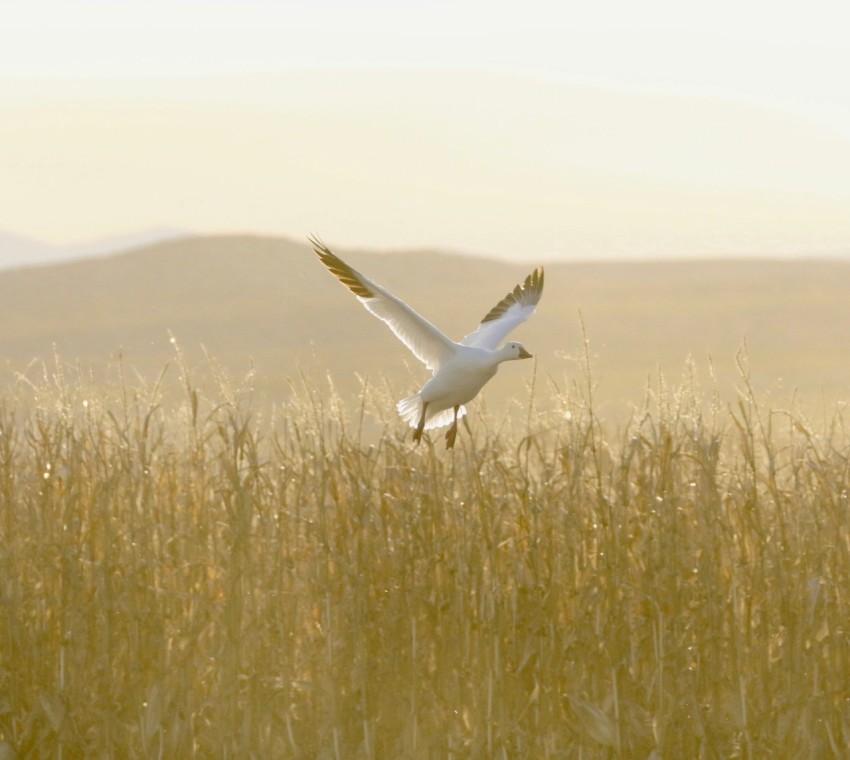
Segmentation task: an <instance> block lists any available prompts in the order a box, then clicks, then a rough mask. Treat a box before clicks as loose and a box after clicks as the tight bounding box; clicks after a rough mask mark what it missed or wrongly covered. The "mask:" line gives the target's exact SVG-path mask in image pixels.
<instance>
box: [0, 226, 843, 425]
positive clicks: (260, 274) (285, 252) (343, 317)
mask: <svg viewBox="0 0 850 760" xmlns="http://www.w3.org/2000/svg"><path fill="white" fill-rule="evenodd" d="M338 252H339V253H340V254H341V255H343V256H344V257H346V259H347V260H349V261H350V263H351V264H352V265H353V266H355V267H356V268H358V269H360V270H361V271H363V272H364V273H365V274H367V275H368V276H370V277H371V278H373V279H374V280H376V281H377V282H379V283H380V284H382V285H384V286H385V287H387V288H388V289H390V290H391V291H392V292H394V293H396V294H397V295H398V296H399V297H401V298H403V299H404V300H406V301H407V302H408V303H409V304H410V305H411V306H413V308H415V309H417V310H418V311H420V312H421V313H422V314H423V315H424V316H425V317H426V318H427V319H429V320H430V321H432V322H433V323H434V324H436V325H437V326H438V327H440V328H441V329H442V330H443V331H444V332H445V333H446V334H447V335H449V336H450V337H452V338H455V339H459V338H460V337H461V336H463V335H464V334H465V333H466V332H469V331H470V330H471V329H472V328H473V327H474V326H475V324H477V322H478V320H480V319H481V317H483V316H484V314H485V313H486V312H487V311H488V310H489V309H490V307H491V306H492V305H493V304H494V303H495V302H496V301H497V300H498V299H499V298H501V297H502V296H503V295H504V294H505V293H506V292H507V291H508V290H509V289H511V288H512V287H513V286H514V285H515V284H516V283H517V282H519V281H520V279H521V278H522V277H524V276H525V275H526V274H527V271H526V270H527V269H528V267H527V266H525V265H514V264H508V263H504V262H496V261H487V260H483V259H479V258H465V257H461V256H453V255H447V254H443V253H438V252H434V251H406V252H403V253H380V254H378V253H369V252H361V251H348V250H344V249H340V250H339V251H338ZM546 269H547V271H546V292H545V293H544V296H543V300H542V301H541V304H540V308H539V309H538V313H537V315H536V316H535V317H534V319H532V320H531V321H529V322H528V323H527V324H526V325H523V326H522V328H521V330H519V331H517V333H516V337H517V339H519V340H522V342H523V343H524V344H525V345H526V346H527V347H528V348H529V350H531V351H532V352H533V353H534V354H535V357H536V358H537V398H538V401H542V400H544V399H545V398H546V396H547V395H548V394H549V390H550V389H551V388H552V387H553V386H552V385H551V384H550V383H554V384H556V385H557V386H558V387H560V388H563V387H565V386H566V385H567V384H568V383H569V382H570V380H571V379H575V378H579V379H580V378H581V374H582V373H581V367H580V362H579V359H580V357H581V356H582V354H583V338H582V320H583V322H584V325H585V327H586V330H587V337H588V339H589V352H590V355H591V356H592V360H593V375H594V378H595V380H596V381H598V388H597V391H596V401H597V403H598V405H599V408H600V409H601V410H603V411H604V410H605V409H606V408H608V409H610V410H611V413H612V414H615V413H616V414H622V413H624V411H625V410H626V409H627V408H628V405H629V404H630V403H635V404H639V403H640V401H641V399H642V398H643V396H644V393H645V389H646V386H647V382H650V383H651V384H652V385H653V386H654V387H657V385H658V382H657V376H658V371H659V369H660V370H662V371H663V372H664V373H665V375H666V377H667V378H668V382H669V384H670V385H675V384H676V383H678V381H679V379H680V378H681V376H682V374H683V372H684V371H685V365H686V362H687V359H688V357H693V360H694V364H695V367H696V373H697V375H698V376H699V377H700V378H701V381H702V383H703V387H704V390H705V391H706V392H707V393H709V394H710V393H712V392H713V391H712V386H713V384H714V383H716V388H717V391H718V393H719V397H720V398H721V399H725V400H731V399H733V398H734V394H735V386H736V384H740V382H739V381H740V378H739V376H738V370H737V366H736V354H737V353H738V351H739V350H740V348H741V346H742V344H743V342H744V340H746V342H747V345H748V350H749V356H750V359H749V365H750V368H751V372H752V379H753V383H754V385H755V387H756V389H757V390H770V392H771V393H772V394H773V397H774V398H775V399H777V402H781V403H784V402H786V401H787V399H788V398H790V396H791V395H792V394H793V393H794V392H795V391H797V392H798V395H799V397H800V398H801V399H802V400H803V401H804V402H806V403H808V404H810V405H813V407H812V408H815V407H816V406H818V405H820V404H822V403H824V402H827V403H831V402H834V401H837V400H842V399H844V398H846V397H847V395H848V383H847V369H848V367H850V317H848V314H847V309H848V307H847V300H846V293H847V292H848V288H850V263H845V262H837V261H696V262H694V261H691V262H675V263H671V262H663V263H662V262H643V263H595V264H594V263H584V264H576V263H564V264H548V265H547V267H546ZM171 334H173V335H174V336H175V338H176V339H177V341H178V344H179V346H180V347H181V349H182V350H183V352H184V354H185V357H186V359H187V362H188V364H189V365H190V366H191V367H192V371H193V373H194V372H197V373H198V376H199V377H200V376H204V375H206V374H208V372H207V370H208V362H207V359H206V358H205V355H204V349H205V350H206V351H207V352H208V353H209V355H211V356H212V357H214V359H215V361H216V362H217V363H218V364H220V365H221V367H223V368H224V369H225V370H226V371H227V372H229V373H231V374H232V375H233V376H235V377H241V376H243V375H244V374H245V373H246V372H247V371H248V370H249V369H250V368H251V367H253V368H254V371H255V373H256V374H255V378H254V385H255V387H256V389H257V391H258V392H259V393H261V394H262V395H263V396H264V397H266V398H268V399H270V400H275V399H282V398H284V397H285V396H286V395H288V390H287V387H288V386H287V378H294V377H297V376H298V375H299V373H302V372H303V373H305V374H307V375H308V376H309V377H311V378H314V379H315V380H316V382H320V383H321V382H323V381H324V378H325V376H326V375H327V374H328V373H329V374H330V376H332V378H333V380H334V382H335V384H336V386H337V388H338V389H339V390H340V392H341V394H342V395H343V396H348V395H351V394H353V393H355V392H356V390H357V388H358V387H359V384H360V380H359V377H364V376H368V378H369V382H370V383H371V384H373V385H374V384H376V383H377V384H380V385H387V386H388V387H389V388H390V389H391V392H392V393H394V394H397V395H399V396H400V395H401V394H402V393H406V392H407V391H409V390H410V389H413V388H416V387H418V385H419V384H420V381H421V380H422V379H424V378H425V377H426V376H427V370H425V368H424V367H421V366H420V365H419V364H418V362H416V360H415V359H414V358H413V357H412V356H411V355H410V354H409V353H408V352H407V350H406V349H405V348H404V347H403V346H402V345H401V344H400V343H398V341H397V340H396V339H395V338H394V336H392V335H391V334H390V332H389V331H388V330H387V329H386V327H385V326H384V325H382V324H381V323H380V322H379V321H378V320H376V319H374V318H373V317H372V316H371V315H369V314H368V313H366V311H365V310H364V309H363V308H362V307H361V306H360V305H359V304H358V303H357V302H356V300H355V299H353V298H352V297H351V296H350V294H348V293H347V292H346V291H345V290H344V289H343V288H341V287H340V286H339V284H338V283H336V282H335V281H334V280H333V279H332V278H330V277H329V276H328V275H327V273H326V272H325V271H324V269H323V267H322V266H321V265H320V264H319V263H318V262H317V261H316V260H315V257H314V255H313V253H312V252H311V250H310V248H309V247H308V246H307V245H306V243H299V242H293V241H291V240H286V239H281V238H263V237H250V236H220V237H207V238H204V237H198V238H190V239H183V240H176V241H169V242H164V243H160V244H157V245H153V246H150V247H147V248H143V249H138V250H134V251H131V252H128V253H122V254H118V255H114V256H111V257H107V258H98V259H90V260H85V261H77V262H72V263H67V264H62V265H56V266H47V267H38V268H32V269H21V270H14V271H7V272H3V273H0V356H2V366H3V373H4V375H5V378H4V380H3V384H4V386H8V385H9V384H11V383H14V382H15V377H16V373H20V372H23V373H25V374H28V375H30V376H32V375H34V374H35V375H37V374H38V373H40V372H42V369H41V367H42V362H47V363H48V365H49V364H50V363H51V362H52V361H53V357H54V355H58V357H59V358H60V359H61V361H62V362H64V363H68V364H75V365H78V366H79V367H81V368H82V369H83V370H84V371H86V372H91V375H92V377H93V378H95V379H97V378H100V377H102V376H103V375H104V373H105V372H106V371H107V368H108V367H110V366H111V367H113V368H114V366H115V364H116V363H117V361H118V356H119V354H120V356H121V361H122V363H123V366H124V369H125V371H126V372H129V373H138V374H140V375H141V376H142V377H145V378H149V379H153V378H155V377H156V376H158V374H159V373H160V372H161V371H162V369H163V367H164V366H165V365H166V364H168V363H169V362H170V363H172V364H173V362H174V356H175V353H174V346H173V345H171V343H170V342H169V335H171ZM710 362H711V363H713V373H714V377H715V380H711V379H710V378H709V374H710V373H709V364H710ZM513 370H517V371H513ZM531 370H532V368H531V366H530V364H525V365H523V368H522V369H521V370H520V369H519V368H516V367H509V368H506V369H505V370H503V371H502V372H500V373H499V376H498V377H497V378H495V379H494V381H493V383H491V385H492V388H489V387H488V392H487V393H486V394H485V397H486V398H487V399H488V401H487V403H488V405H491V406H492V405H493V404H500V403H504V402H506V401H507V400H508V399H511V398H516V399H518V400H522V401H523V402H524V401H525V400H526V399H527V397H528V383H529V382H530V380H531V376H532V371H531Z"/></svg>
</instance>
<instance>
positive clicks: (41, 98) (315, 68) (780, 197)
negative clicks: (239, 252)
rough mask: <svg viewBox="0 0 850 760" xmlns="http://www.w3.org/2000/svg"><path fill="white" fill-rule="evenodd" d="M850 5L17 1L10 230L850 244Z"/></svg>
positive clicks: (0, 219) (647, 245) (4, 133)
mask: <svg viewBox="0 0 850 760" xmlns="http://www.w3.org/2000/svg"><path fill="white" fill-rule="evenodd" d="M845 7H850V6H846V3H839V2H817V1H816V2H809V3H806V4H803V3H796V2H795V3H781V2H771V3H768V2H757V3H756V2H746V1H743V2H742V1H741V0H738V1H737V2H725V1H724V0H720V1H719V2H714V3H711V4H707V3H701V4H692V3H683V2H681V1H679V2H660V1H658V0H650V1H649V2H641V3H635V2H622V3H605V2H599V3H588V2H581V3H565V2H558V3H545V2H536V1H535V0H531V1H530V2H523V3H511V4H510V5H508V4H496V3H492V2H465V1H464V0H452V2H442V1H436V2H404V1H403V0H402V1H401V2H398V1H397V2H376V1H371V2H342V1H341V0H337V1H335V2H334V1H332V0H318V1H312V2H306V1H305V2H272V1H271V0H249V1H248V2H246V1H245V0H242V1H241V2H231V1H230V0H223V1H221V2H216V1H215V0H183V1H172V2H164V1H163V0H145V2H133V1H132V0H130V1H126V0H122V1H121V2H92V1H91V0H74V1H73V2H71V1H69V0H63V1H62V2H43V1H42V0H23V1H22V2H8V1H3V0H0V230H5V231H9V232H15V233H18V234H22V235H27V236H32V237H36V238H41V239H45V240H48V241H51V242H57V243H58V242H70V241H76V240H80V239H85V238H91V237H97V236H101V235H107V234H117V233H121V232H126V231H131V230H136V229H140V228H146V227H153V226H173V227H181V228H186V229H189V230H194V231H200V232H227V231H249V232H257V233H272V234H285V235H290V236H303V235H304V234H306V233H307V232H318V233H319V234H321V235H322V236H324V237H325V239H327V240H328V241H330V242H333V243H339V244H351V245H364V246H366V245H368V246H380V247H392V246H429V245H439V246H442V247H448V248H452V249H456V250H462V251H469V252H476V253H483V254H492V255H498V256H518V257H523V258H531V259H538V258H550V257H597V256H599V257H611V256H617V257H621V256H630V257H634V256H676V255H687V256H694V255H734V254H757V255H767V254H778V255H785V254H805V253H816V254H829V253H841V252H843V253H850V84H848V79H847V74H846V72H847V71H850V45H848V44H847V29H848V28H850V23H848V22H850V11H848V10H845Z"/></svg>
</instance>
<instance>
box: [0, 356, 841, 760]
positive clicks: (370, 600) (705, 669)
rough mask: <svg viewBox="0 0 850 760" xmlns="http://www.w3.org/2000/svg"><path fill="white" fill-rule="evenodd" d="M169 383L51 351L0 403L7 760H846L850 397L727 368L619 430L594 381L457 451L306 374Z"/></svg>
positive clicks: (377, 400)
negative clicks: (368, 434) (728, 393)
mask: <svg viewBox="0 0 850 760" xmlns="http://www.w3.org/2000/svg"><path fill="white" fill-rule="evenodd" d="M183 369H184V370H185V369H186V368H185V366H184V367H183ZM744 369H745V368H744ZM182 383H183V384H182V388H183V391H182V393H183V401H182V402H178V403H176V404H173V403H171V402H165V401H162V388H161V387H159V386H157V385H156V384H152V385H144V384H142V383H140V382H139V383H134V382H130V381H128V380H123V379H121V378H118V379H113V381H112V382H111V384H110V385H109V386H108V387H107V388H93V387H91V386H89V385H87V383H86V382H85V381H84V380H82V379H80V378H79V377H72V376H71V374H70V373H66V372H64V371H62V370H61V365H57V368H56V369H54V370H51V371H49V372H47V373H45V375H44V377H43V379H41V380H39V381H38V382H36V383H32V384H29V385H27V384H23V383H22V384H20V385H19V386H17V387H16V389H14V390H10V391H8V392H6V393H5V395H4V397H3V399H2V401H0V500H2V501H0V594H2V596H0V599H2V605H3V607H2V610H3V615H2V625H0V742H5V744H3V743H0V751H5V752H6V753H7V755H8V756H12V755H11V752H12V747H14V748H15V751H16V752H17V753H18V755H19V757H22V758H23V757H26V758H63V760H64V759H67V758H81V757H103V758H252V757H253V758H290V757H291V758H322V759H323V760H331V759H333V760H347V759H350V758H369V759H372V758H457V759H460V758H512V759H513V758H535V759H536V758H646V759H649V758H653V759H658V758H765V757H782V758H809V757H819V758H823V757H844V756H846V755H847V753H848V752H850V687H848V684H850V642H848V630H847V626H848V621H850V605H848V590H850V541H849V540H848V539H850V532H849V531H848V523H849V522H850V521H848V488H850V482H849V481H850V435H849V434H848V430H847V429H846V427H845V424H844V419H843V418H842V416H841V410H840V409H838V410H836V412H835V413H834V414H832V415H830V416H828V417H827V418H826V422H823V423H817V424H815V423H811V422H809V421H808V420H807V419H806V418H804V417H803V416H802V415H798V414H795V413H793V412H789V411H783V412H779V411H774V410H771V409H769V408H764V407H763V406H762V405H761V403H760V401H759V399H758V397H757V396H756V394H755V393H754V392H752V391H750V390H749V386H748V381H747V376H746V372H745V371H744V372H743V374H742V377H741V382H740V389H741V390H740V395H739V399H738V401H737V402H736V403H733V404H731V405H725V404H723V403H721V402H719V401H717V400H716V399H714V398H713V397H712V394H711V393H708V394H706V395H705V396H704V395H703V394H701V393H700V391H699V389H698V388H697V387H696V382H695V381H692V382H687V381H686V382H685V384H684V385H683V387H682V388H679V389H668V390H665V391H663V392H658V393H656V394H654V395H650V396H648V398H647V400H646V401H645V403H644V404H643V406H642V407H641V408H640V409H638V410H636V411H635V413H634V415H633V416H632V418H631V420H630V421H629V422H628V423H627V424H625V425H621V426H620V427H619V428H612V427H610V426H608V425H607V424H605V421H604V420H602V419H600V417H599V416H598V414H597V412H596V411H595V404H596V401H595V399H594V398H593V393H594V386H593V383H592V380H591V378H590V372H589V371H586V374H585V376H584V377H579V378H578V380H577V381H576V382H575V383H574V384H572V385H571V386H569V387H567V388H563V389H560V390H559V391H557V393H558V394H559V395H558V399H557V400H558V404H557V408H556V409H555V410H547V411H545V412H543V411H540V412H538V411H537V409H538V406H537V401H538V397H539V396H540V395H541V394H544V393H545V394H546V395H552V394H554V393H556V391H555V390H554V389H552V388H551V387H548V386H547V387H546V389H545V391H544V390H543V388H542V383H541V382H538V385H537V387H536V389H535V390H533V391H532V392H529V394H528V395H527V397H525V398H523V399H522V402H521V406H522V408H523V409H524V410H526V413H525V416H524V417H523V418H522V419H523V421H522V422H521V423H515V424H512V425H507V424H504V423H503V417H502V416H501V415H500V414H497V413H495V412H491V413H489V414H480V413H476V412H475V409H473V411H472V414H471V415H470V417H469V423H468V426H467V427H465V428H463V429H462V430H461V432H460V435H459V437H458V444H457V447H456V448H455V450H454V451H445V450H444V448H443V441H442V437H441V436H440V435H439V433H438V432H437V434H434V433H432V434H431V436H430V440H429V442H428V443H427V444H425V443H423V445H422V446H420V447H419V448H416V447H413V446H412V444H411V442H410V434H409V431H406V430H404V429H403V428H402V427H401V423H400V422H399V421H398V420H397V419H395V418H394V416H393V412H392V405H391V403H390V402H389V400H387V399H385V398H383V397H382V396H381V394H380V392H378V391H372V390H370V389H366V390H365V391H364V395H363V403H362V406H361V408H359V409H354V410H349V409H346V408H343V407H342V406H341V405H340V404H339V402H338V401H337V399H336V398H335V397H334V396H333V394H331V393H330V392H329V391H327V390H326V389H324V388H316V387H304V386H303V385H299V384H298V383H295V386H296V389H295V390H296V392H295V393H294V397H293V400H292V401H291V402H290V403H288V405H287V406H286V408H285V409H283V410H281V411H279V413H278V414H277V415H276V416H274V417H272V416H269V415H267V414H265V413H262V414H261V413H260V412H259V411H257V410H256V409H253V408H252V401H251V395H250V391H249V390H247V389H245V388H239V387H232V386H231V385H230V384H229V383H228V381H227V380H225V379H223V378H222V379H220V383H219V386H218V388H216V389H215V390H203V389H199V388H197V387H195V386H193V383H192V380H191V378H189V377H187V376H186V375H185V374H184V376H183V378H182ZM367 423H368V424H371V425H378V426H381V425H382V426H383V434H382V435H381V436H379V437H378V438H377V439H376V440H377V443H376V442H374V441H369V442H367V440H366V438H365V437H364V436H363V434H362V430H363V426H364V425H366V424H367Z"/></svg>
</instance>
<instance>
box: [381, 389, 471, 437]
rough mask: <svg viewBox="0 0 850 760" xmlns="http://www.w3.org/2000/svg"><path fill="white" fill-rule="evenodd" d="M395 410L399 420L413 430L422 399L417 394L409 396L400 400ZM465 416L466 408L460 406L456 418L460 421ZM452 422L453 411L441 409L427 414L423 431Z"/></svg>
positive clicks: (420, 411) (417, 419)
mask: <svg viewBox="0 0 850 760" xmlns="http://www.w3.org/2000/svg"><path fill="white" fill-rule="evenodd" d="M396 409H397V410H398V413H399V414H400V415H401V418H402V419H403V420H404V421H405V422H406V423H407V424H408V425H410V427H412V428H415V427H416V426H417V425H418V424H419V418H420V417H421V416H422V399H421V398H420V396H419V394H418V393H417V394H416V395H415V396H409V397H408V398H405V399H402V400H401V401H399V402H398V404H396ZM465 414H466V407H465V406H462V407H461V408H460V409H458V412H457V418H458V419H460V418H461V417H463V416H464V415H465ZM452 420H454V410H453V409H443V410H442V411H439V412H437V413H436V414H433V415H432V414H429V415H428V418H427V419H426V420H425V430H433V429H434V428H441V427H445V426H446V425H451V424H452Z"/></svg>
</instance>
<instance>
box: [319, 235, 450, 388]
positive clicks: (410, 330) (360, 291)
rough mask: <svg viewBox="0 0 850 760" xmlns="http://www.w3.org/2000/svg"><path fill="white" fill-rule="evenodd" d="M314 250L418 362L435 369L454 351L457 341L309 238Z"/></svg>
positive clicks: (322, 245) (324, 246) (325, 247)
mask: <svg viewBox="0 0 850 760" xmlns="http://www.w3.org/2000/svg"><path fill="white" fill-rule="evenodd" d="M310 242H311V243H312V245H313V250H314V251H315V252H316V255H317V256H318V257H319V260H320V261H321V262H322V263H323V264H324V265H325V266H326V267H327V268H328V271H329V272H330V273H331V274H332V275H333V276H334V277H336V278H337V279H338V280H339V281H340V282H341V283H342V284H343V285H345V287H347V288H348V289H349V290H350V291H351V292H352V293H354V295H355V296H357V300H358V301H360V303H362V304H363V305H364V306H365V307H366V308H367V309H368V310H369V311H370V312H372V314H374V315H375V316H376V317H377V318H378V319H381V320H383V321H384V322H386V323H387V325H388V326H389V328H390V330H392V331H393V332H394V333H395V335H396V337H397V338H398V339H399V340H400V341H401V342H402V343H404V345H405V346H407V347H408V348H409V349H410V350H411V351H412V352H413V354H414V355H415V356H416V358H417V359H419V361H421V362H423V363H424V364H425V365H427V367H428V369H430V370H431V371H432V372H436V371H437V370H438V369H439V368H440V365H441V364H442V363H443V362H445V361H447V360H448V359H449V358H450V357H451V356H453V355H454V353H455V344H454V343H453V342H452V341H451V340H449V339H448V338H447V337H446V336H445V335H444V334H443V333H442V332H440V330H438V329H437V328H436V327H434V325H432V324H431V323H430V322H429V321H428V320H427V319H424V318H423V317H421V316H419V314H417V313H416V312H415V311H414V310H413V309H411V308H410V307H409V306H408V305H407V304H406V303H404V301H401V300H400V299H398V298H396V297H395V296H394V295H393V294H392V293H388V292H387V291H386V290H384V289H383V288H382V287H381V286H380V285H377V284H376V283H374V282H372V281H371V280H370V279H368V278H366V277H364V276H363V275H362V274H360V272H358V271H357V270H356V269H352V268H351V267H350V266H348V264H346V263H345V262H344V261H343V260H342V259H341V258H339V256H337V255H336V254H335V253H333V252H332V251H331V250H330V249H329V248H328V247H327V246H326V245H325V244H324V243H323V242H322V241H321V240H319V239H318V238H316V237H310Z"/></svg>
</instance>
